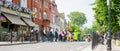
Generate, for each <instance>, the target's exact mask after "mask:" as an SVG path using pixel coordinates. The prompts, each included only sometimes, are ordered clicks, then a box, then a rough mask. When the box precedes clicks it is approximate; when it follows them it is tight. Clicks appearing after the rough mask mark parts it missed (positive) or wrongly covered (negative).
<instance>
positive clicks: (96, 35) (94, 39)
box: [92, 32, 99, 50]
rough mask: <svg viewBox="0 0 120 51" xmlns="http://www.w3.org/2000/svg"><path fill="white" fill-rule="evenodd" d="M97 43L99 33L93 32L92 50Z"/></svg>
mask: <svg viewBox="0 0 120 51" xmlns="http://www.w3.org/2000/svg"><path fill="white" fill-rule="evenodd" d="M98 43H99V35H98V33H97V32H93V34H92V50H93V49H94V48H95V47H96V46H97V45H98Z"/></svg>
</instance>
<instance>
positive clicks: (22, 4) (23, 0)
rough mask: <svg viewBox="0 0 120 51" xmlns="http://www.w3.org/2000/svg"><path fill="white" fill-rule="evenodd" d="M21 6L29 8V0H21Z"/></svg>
mask: <svg viewBox="0 0 120 51" xmlns="http://www.w3.org/2000/svg"><path fill="white" fill-rule="evenodd" d="M20 5H21V7H25V8H27V0H21V4H20Z"/></svg>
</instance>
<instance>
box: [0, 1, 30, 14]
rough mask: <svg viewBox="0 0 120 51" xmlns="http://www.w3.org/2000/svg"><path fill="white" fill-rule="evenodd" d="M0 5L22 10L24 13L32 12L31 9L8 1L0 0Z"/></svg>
mask: <svg viewBox="0 0 120 51" xmlns="http://www.w3.org/2000/svg"><path fill="white" fill-rule="evenodd" d="M0 5H3V7H6V8H9V9H12V10H15V11H19V12H23V13H26V14H32V10H30V9H28V8H24V7H21V6H19V5H16V4H14V3H12V2H10V1H0Z"/></svg>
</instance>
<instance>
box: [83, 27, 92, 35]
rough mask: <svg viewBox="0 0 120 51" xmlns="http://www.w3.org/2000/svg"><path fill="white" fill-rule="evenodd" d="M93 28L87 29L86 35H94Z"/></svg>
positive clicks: (85, 30)
mask: <svg viewBox="0 0 120 51" xmlns="http://www.w3.org/2000/svg"><path fill="white" fill-rule="evenodd" d="M93 30H94V29H93V28H87V27H85V28H84V34H92V33H93Z"/></svg>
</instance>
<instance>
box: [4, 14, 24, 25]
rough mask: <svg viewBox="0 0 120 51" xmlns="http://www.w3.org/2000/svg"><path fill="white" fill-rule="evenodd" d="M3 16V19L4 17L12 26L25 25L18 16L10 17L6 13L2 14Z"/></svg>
mask: <svg viewBox="0 0 120 51" xmlns="http://www.w3.org/2000/svg"><path fill="white" fill-rule="evenodd" d="M3 15H5V17H6V18H7V19H8V20H9V21H10V22H12V24H17V25H26V24H25V23H24V22H23V21H22V20H21V19H20V18H19V17H18V16H15V15H11V14H7V13H3Z"/></svg>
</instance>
